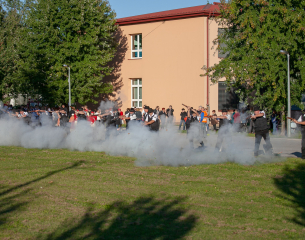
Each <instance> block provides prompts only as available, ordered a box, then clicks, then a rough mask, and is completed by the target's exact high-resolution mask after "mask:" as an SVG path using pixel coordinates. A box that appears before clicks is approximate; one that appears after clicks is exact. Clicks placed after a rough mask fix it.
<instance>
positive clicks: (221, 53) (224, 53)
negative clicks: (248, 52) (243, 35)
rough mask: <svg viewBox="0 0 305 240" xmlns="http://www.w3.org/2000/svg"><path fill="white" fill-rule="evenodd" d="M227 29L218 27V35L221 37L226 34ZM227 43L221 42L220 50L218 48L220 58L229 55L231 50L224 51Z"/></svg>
mask: <svg viewBox="0 0 305 240" xmlns="http://www.w3.org/2000/svg"><path fill="white" fill-rule="evenodd" d="M225 31H226V29H225V28H218V37H220V36H221V35H222V34H224V33H225ZM226 47H227V44H225V43H223V42H222V43H220V44H219V50H218V57H219V58H226V57H227V56H228V55H229V52H224V51H223V50H222V49H223V48H226Z"/></svg>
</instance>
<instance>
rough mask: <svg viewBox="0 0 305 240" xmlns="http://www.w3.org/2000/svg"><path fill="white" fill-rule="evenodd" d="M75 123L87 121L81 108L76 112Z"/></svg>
mask: <svg viewBox="0 0 305 240" xmlns="http://www.w3.org/2000/svg"><path fill="white" fill-rule="evenodd" d="M76 115H77V121H82V120H87V117H86V113H85V111H84V109H83V108H80V109H79V111H77V112H76Z"/></svg>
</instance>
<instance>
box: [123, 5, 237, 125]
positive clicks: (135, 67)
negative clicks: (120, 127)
mask: <svg viewBox="0 0 305 240" xmlns="http://www.w3.org/2000/svg"><path fill="white" fill-rule="evenodd" d="M216 16H219V3H214V4H207V5H202V6H196V7H189V8H183V9H176V10H170V11H164V12H157V13H152V14H145V15H139V16H133V17H127V18H120V19H117V24H118V25H119V28H120V30H121V31H120V32H121V37H124V38H125V39H126V53H125V54H124V57H123V59H122V63H121V67H120V76H121V79H122V86H121V89H120V98H121V100H122V109H123V110H125V109H126V108H129V107H142V106H143V105H144V104H145V105H149V106H150V107H152V108H155V107H156V106H160V108H162V107H165V108H168V107H169V105H172V106H173V108H174V110H175V112H174V114H175V117H176V119H177V120H179V115H180V112H181V109H182V107H183V106H182V105H181V104H182V103H183V104H186V105H189V106H193V107H195V108H197V107H198V106H200V105H201V106H207V104H209V105H210V110H211V111H212V110H214V109H215V110H216V111H219V110H221V109H222V108H230V109H232V108H236V105H235V104H236V103H235V99H234V97H233V98H232V96H231V95H232V94H231V95H230V93H227V92H226V91H225V85H224V84H223V83H221V82H220V83H216V84H213V83H211V82H210V80H209V79H208V78H207V77H202V76H200V75H201V74H203V73H204V71H203V70H202V67H203V66H212V65H214V64H215V63H218V62H219V61H220V60H221V58H222V57H224V56H225V55H224V54H220V53H218V51H217V49H216V48H217V46H215V45H214V43H213V40H215V39H216V38H217V36H218V33H219V32H220V31H221V27H220V26H218V24H217V23H216V21H215V19H214V18H213V17H216Z"/></svg>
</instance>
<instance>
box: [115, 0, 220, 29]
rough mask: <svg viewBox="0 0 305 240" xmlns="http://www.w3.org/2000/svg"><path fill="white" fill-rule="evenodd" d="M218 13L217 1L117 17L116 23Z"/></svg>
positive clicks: (123, 23) (125, 23) (143, 21)
mask: <svg viewBox="0 0 305 240" xmlns="http://www.w3.org/2000/svg"><path fill="white" fill-rule="evenodd" d="M217 15H219V3H214V4H213V5H212V4H207V5H201V6H196V7H188V8H180V9H174V10H169V11H163V12H156V13H149V14H143V15H138V16H133V17H126V18H119V19H117V24H119V25H127V24H135V23H145V22H155V21H162V20H170V19H179V18H188V17H196V16H217Z"/></svg>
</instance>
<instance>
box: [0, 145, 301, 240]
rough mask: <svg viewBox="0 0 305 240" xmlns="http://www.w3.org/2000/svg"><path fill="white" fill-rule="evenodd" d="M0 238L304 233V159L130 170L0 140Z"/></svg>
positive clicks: (126, 165)
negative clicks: (4, 145)
mask: <svg viewBox="0 0 305 240" xmlns="http://www.w3.org/2000/svg"><path fill="white" fill-rule="evenodd" d="M0 153H1V154H0V169H1V175H0V239H2V240H3V239H14V240H18V239H22V240H24V239H39V240H40V239H42V240H43V239H48V240H55V239H71V240H72V239H73V240H75V239H90V240H92V239H141V240H142V239H173V240H175V239H221V240H225V239H305V164H304V162H302V161H301V160H298V159H288V160H287V161H285V162H280V163H272V164H264V165H255V166H241V165H237V164H232V163H227V164H219V165H201V166H192V167H167V166H155V167H136V166H135V165H134V159H133V158H127V157H111V156H107V155H105V154H104V153H98V152H76V151H75V152H70V151H67V150H38V149H24V148H18V147H0Z"/></svg>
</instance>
